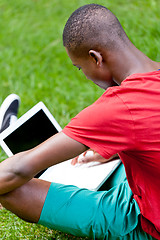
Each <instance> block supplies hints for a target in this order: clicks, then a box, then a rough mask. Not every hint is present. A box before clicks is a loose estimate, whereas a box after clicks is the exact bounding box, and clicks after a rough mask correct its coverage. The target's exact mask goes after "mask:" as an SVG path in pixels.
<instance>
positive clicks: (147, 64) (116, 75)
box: [108, 43, 160, 85]
mask: <svg viewBox="0 0 160 240" xmlns="http://www.w3.org/2000/svg"><path fill="white" fill-rule="evenodd" d="M111 56H112V57H110V59H109V58H108V63H109V64H110V66H109V68H110V69H111V72H112V76H113V80H114V81H115V82H116V83H117V84H118V85H120V84H121V82H122V81H123V80H124V79H126V78H127V77H128V76H130V75H132V74H135V73H145V72H152V71H156V70H158V69H159V68H160V63H158V62H154V61H152V60H151V59H150V58H148V57H147V56H146V55H145V54H143V53H142V52H141V51H139V50H138V49H137V48H136V47H135V46H134V45H133V44H132V43H131V46H130V47H128V48H125V49H124V50H123V51H117V52H116V54H112V55H111ZM109 64H108V65H109Z"/></svg>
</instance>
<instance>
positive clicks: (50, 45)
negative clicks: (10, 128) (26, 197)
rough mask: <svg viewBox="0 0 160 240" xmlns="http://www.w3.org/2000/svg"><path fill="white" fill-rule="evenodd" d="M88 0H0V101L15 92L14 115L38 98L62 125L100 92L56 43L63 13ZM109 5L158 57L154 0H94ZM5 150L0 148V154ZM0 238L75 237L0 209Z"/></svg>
mask: <svg viewBox="0 0 160 240" xmlns="http://www.w3.org/2000/svg"><path fill="white" fill-rule="evenodd" d="M92 2H93V1H90V0H70V1H66V0H27V1H23V0H14V1H12V0H7V1H5V0H0V63H1V71H0V89H1V94H0V103H1V102H2V101H3V99H4V98H5V97H6V96H7V95H8V94H10V93H13V92H14V93H17V94H18V95H19V96H20V97H21V106H20V110H19V116H21V115H23V114H24V113H25V112H26V111H27V110H29V109H30V108H31V107H32V106H33V105H35V104H36V103H37V102H39V101H43V102H44V103H45V104H46V105H47V107H48V108H49V110H50V111H51V113H52V114H53V115H54V116H55V118H56V119H57V121H58V122H59V123H60V125H61V126H62V127H64V126H65V125H66V124H67V123H68V122H69V121H70V119H71V118H72V117H73V116H75V115H76V114H77V113H78V112H79V111H81V110H82V109H83V108H84V107H86V106H88V105H89V104H91V103H92V102H94V101H95V100H96V99H97V98H98V97H99V96H100V95H101V94H102V90H100V89H99V88H98V87H97V86H95V85H93V84H92V83H91V82H89V81H87V80H86V78H85V77H84V76H83V75H82V73H81V72H80V71H77V70H76V69H75V68H73V66H72V64H71V61H70V60H69V58H68V57H67V54H66V52H65V49H64V48H63V46H62V32H63V27H64V24H65V22H66V20H67V19H68V17H69V15H70V14H71V13H72V12H73V11H74V10H75V9H76V8H78V7H79V6H81V5H84V4H87V3H92ZM94 2H95V3H99V4H102V5H105V6H106V7H108V8H109V9H110V10H112V11H113V13H115V14H116V15H117V17H118V18H119V20H120V22H121V23H122V25H123V27H124V29H125V31H126V32H127V34H128V36H129V37H130V39H131V40H132V42H133V43H134V44H135V45H136V46H137V47H138V48H139V49H140V50H142V51H143V52H144V53H145V54H146V55H147V56H149V57H150V58H152V59H153V60H158V59H160V56H159V55H160V51H159V36H160V28H159V22H160V19H159V12H160V5H159V1H158V0H132V1H130V0H114V1H112V0H108V1H106V0H95V1H94ZM5 158H6V155H5V154H4V153H3V152H2V151H1V150H0V160H1V161H2V160H4V159H5ZM0 239H14V240H15V239H80V238H76V237H73V236H69V235H66V234H64V233H60V232H57V231H51V230H49V229H47V228H44V227H42V226H37V225H34V224H29V223H25V222H24V221H22V220H19V219H18V218H17V217H15V216H14V215H13V214H11V213H9V212H8V211H6V210H5V209H2V210H0Z"/></svg>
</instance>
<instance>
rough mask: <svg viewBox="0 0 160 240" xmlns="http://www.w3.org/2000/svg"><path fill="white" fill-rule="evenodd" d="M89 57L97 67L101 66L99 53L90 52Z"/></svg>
mask: <svg viewBox="0 0 160 240" xmlns="http://www.w3.org/2000/svg"><path fill="white" fill-rule="evenodd" d="M89 55H90V56H91V57H92V59H93V61H94V62H95V63H96V64H97V65H98V66H101V64H102V60H103V58H102V55H101V54H100V52H97V51H95V50H90V51H89Z"/></svg>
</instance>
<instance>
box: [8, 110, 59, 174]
mask: <svg viewBox="0 0 160 240" xmlns="http://www.w3.org/2000/svg"><path fill="white" fill-rule="evenodd" d="M57 132H58V131H57V129H56V128H55V127H54V125H53V123H52V122H51V121H50V120H49V118H48V117H47V116H46V114H45V113H44V112H43V110H40V111H39V112H37V113H36V114H35V115H34V116H32V117H31V118H30V119H28V120H27V121H26V122H25V123H23V124H22V125H21V126H20V127H19V128H17V129H16V130H14V131H13V132H12V133H11V134H10V135H9V136H7V137H6V138H5V139H4V142H5V143H6V145H7V146H8V147H9V149H10V150H11V152H12V153H13V154H16V153H18V152H22V151H25V150H28V149H31V148H33V147H35V146H37V145H38V144H40V143H42V142H44V141H45V140H46V139H48V138H49V137H51V136H53V135H54V134H56V133H57ZM41 174H42V172H41V173H39V174H38V175H37V176H36V177H38V176H40V175H41Z"/></svg>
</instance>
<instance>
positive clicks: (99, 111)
mask: <svg viewBox="0 0 160 240" xmlns="http://www.w3.org/2000/svg"><path fill="white" fill-rule="evenodd" d="M63 132H64V133H65V134H66V135H68V136H69V137H71V138H73V139H75V140H77V141H78V142H81V143H83V144H84V145H86V146H88V147H90V148H92V149H94V150H96V151H97V152H98V153H99V154H101V155H102V156H103V157H104V158H109V157H111V156H112V155H113V154H115V153H118V154H119V156H120V158H121V160H122V162H123V163H124V166H125V169H126V174H127V179H128V182H129V185H130V187H131V189H132V192H133V194H134V198H135V199H136V201H137V203H138V205H139V207H140V211H141V225H142V228H143V230H144V231H145V232H147V233H149V234H150V235H152V236H153V237H155V238H157V239H160V189H159V187H160V71H154V72H149V73H143V74H133V75H131V76H130V77H128V78H127V79H125V80H124V81H123V82H122V84H121V85H120V86H118V87H111V88H108V89H107V90H106V91H105V93H104V94H103V95H102V96H101V97H100V98H99V99H98V100H97V101H96V102H95V103H93V104H92V105H91V106H89V107H87V108H86V109H84V110H83V111H82V112H80V113H79V114H78V115H77V116H76V117H75V118H73V119H72V120H71V122H70V123H69V124H68V125H67V126H66V127H65V128H64V129H63Z"/></svg>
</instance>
